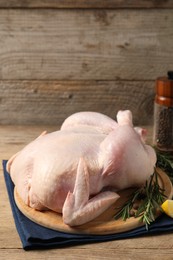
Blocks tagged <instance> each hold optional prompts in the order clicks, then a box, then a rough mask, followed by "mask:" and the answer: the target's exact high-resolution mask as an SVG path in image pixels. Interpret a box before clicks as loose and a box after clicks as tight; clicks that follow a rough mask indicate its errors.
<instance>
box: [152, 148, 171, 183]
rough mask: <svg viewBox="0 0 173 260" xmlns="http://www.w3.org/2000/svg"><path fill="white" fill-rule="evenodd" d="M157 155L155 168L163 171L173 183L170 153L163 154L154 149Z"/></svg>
mask: <svg viewBox="0 0 173 260" xmlns="http://www.w3.org/2000/svg"><path fill="white" fill-rule="evenodd" d="M155 151H156V155H157V163H156V166H157V167H159V168H161V169H162V170H164V171H165V172H166V173H167V175H168V176H169V178H170V180H171V181H172V182H173V155H171V154H170V153H163V152H161V151H159V150H158V149H157V148H155Z"/></svg>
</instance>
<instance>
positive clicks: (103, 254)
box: [0, 125, 173, 260]
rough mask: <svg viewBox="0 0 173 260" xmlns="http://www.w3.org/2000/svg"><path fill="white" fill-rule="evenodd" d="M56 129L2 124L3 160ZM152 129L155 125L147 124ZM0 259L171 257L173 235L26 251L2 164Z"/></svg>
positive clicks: (0, 150) (0, 152)
mask: <svg viewBox="0 0 173 260" xmlns="http://www.w3.org/2000/svg"><path fill="white" fill-rule="evenodd" d="M45 128H46V129H47V130H48V131H53V130H55V129H57V126H48V125H47V126H44V128H43V126H14V125H13V126H0V136H1V138H0V160H1V161H2V159H8V158H9V157H10V156H11V155H12V154H13V153H15V152H17V151H19V150H20V149H21V148H22V147H24V145H26V144H27V143H28V142H30V141H31V140H33V139H34V138H35V137H36V136H38V135H39V134H40V133H41V132H42V131H43V130H44V129H45ZM148 130H149V133H150V132H152V128H151V127H149V128H148ZM0 220H1V225H0V259H1V260H7V259H14V260H18V259H26V260H30V259H33V260H43V259H45V260H46V259H50V260H54V259H56V260H57V259H61V260H64V259H70V260H73V259H74V260H76V259H77V260H78V259H83V257H84V256H85V259H87V260H98V259H99V260H100V259H101V260H102V259H105V260H106V259H110V260H115V259H117V260H119V259H120V260H127V259H133V260H138V259H141V260H144V259H153V260H160V259H161V260H162V259H164V260H168V259H169V260H170V259H172V255H173V248H172V245H173V236H172V233H170V234H162V235H152V236H145V237H137V238H133V239H123V240H116V241H110V242H105V243H96V244H86V245H78V246H74V247H68V248H59V249H52V250H43V251H41V250H34V251H30V252H25V251H24V250H23V249H22V245H21V242H20V239H19V236H18V234H17V231H16V228H15V225H14V219H13V217H12V213H11V209H10V205H9V201H8V196H7V191H6V187H5V183H4V178H3V172H2V164H0Z"/></svg>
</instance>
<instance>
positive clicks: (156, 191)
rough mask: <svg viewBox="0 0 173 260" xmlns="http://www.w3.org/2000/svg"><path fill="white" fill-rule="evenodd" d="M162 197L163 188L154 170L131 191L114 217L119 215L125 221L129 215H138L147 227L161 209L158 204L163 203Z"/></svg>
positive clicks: (116, 217)
mask: <svg viewBox="0 0 173 260" xmlns="http://www.w3.org/2000/svg"><path fill="white" fill-rule="evenodd" d="M164 197H165V195H164V190H163V189H161V188H160V186H159V183H158V176H157V172H156V171H154V173H153V174H152V176H151V178H150V180H149V181H146V183H145V185H144V186H143V187H141V188H139V189H136V190H135V191H134V192H133V194H132V196H131V197H130V199H129V200H128V201H127V202H126V203H125V204H124V205H123V207H122V208H121V209H120V211H119V212H118V213H117V214H116V215H115V219H118V218H120V217H121V218H122V219H123V220H124V221H125V220H126V219H127V218H129V217H131V216H134V217H135V218H137V217H140V221H142V222H143V223H144V224H145V226H146V229H148V225H150V223H151V222H153V221H154V220H155V216H156V212H157V211H158V210H160V211H162V209H161V207H160V205H161V204H162V203H163V201H164Z"/></svg>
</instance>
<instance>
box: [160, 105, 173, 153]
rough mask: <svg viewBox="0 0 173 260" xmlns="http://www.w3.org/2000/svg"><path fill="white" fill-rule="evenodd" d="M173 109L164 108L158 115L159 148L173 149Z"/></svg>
mask: <svg viewBox="0 0 173 260" xmlns="http://www.w3.org/2000/svg"><path fill="white" fill-rule="evenodd" d="M172 122H173V108H172V107H168V108H164V109H163V110H161V111H160V112H159V115H158V130H157V133H156V142H157V146H158V148H164V147H173V139H172V135H173V123H172Z"/></svg>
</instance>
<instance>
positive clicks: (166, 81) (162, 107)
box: [154, 72, 173, 151]
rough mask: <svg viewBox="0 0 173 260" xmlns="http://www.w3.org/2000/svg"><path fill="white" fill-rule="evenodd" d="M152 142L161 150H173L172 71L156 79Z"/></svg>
mask: <svg viewBox="0 0 173 260" xmlns="http://www.w3.org/2000/svg"><path fill="white" fill-rule="evenodd" d="M154 144H155V145H156V147H157V148H158V149H160V150H162V151H173V72H168V78H167V77H162V78H158V79H157V81H156V96H155V106H154Z"/></svg>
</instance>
